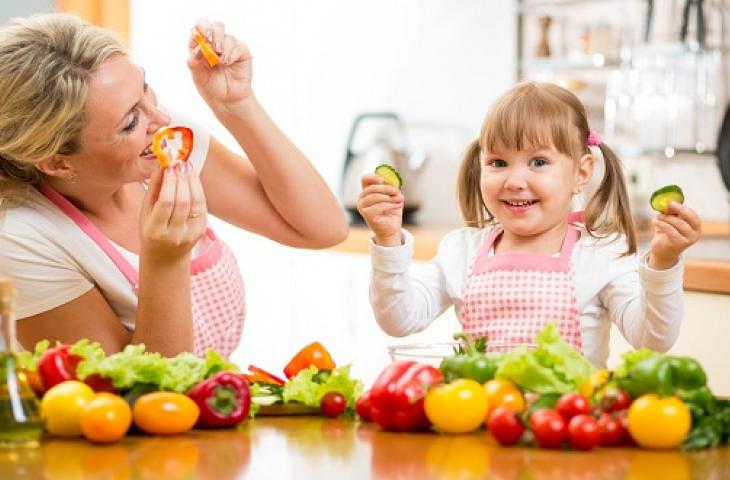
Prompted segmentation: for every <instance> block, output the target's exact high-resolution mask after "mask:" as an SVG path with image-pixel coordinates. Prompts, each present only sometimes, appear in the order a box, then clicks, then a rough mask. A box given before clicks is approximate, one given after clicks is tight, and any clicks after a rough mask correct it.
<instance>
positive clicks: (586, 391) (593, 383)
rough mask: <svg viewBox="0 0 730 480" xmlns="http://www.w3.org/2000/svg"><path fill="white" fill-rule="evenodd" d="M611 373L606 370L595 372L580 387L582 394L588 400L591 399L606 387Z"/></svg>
mask: <svg viewBox="0 0 730 480" xmlns="http://www.w3.org/2000/svg"><path fill="white" fill-rule="evenodd" d="M608 376H609V371H608V370H606V369H605V368H604V369H602V370H594V371H593V372H591V374H590V375H589V376H588V378H586V379H585V381H584V382H583V383H582V384H581V386H580V394H581V395H583V396H584V397H586V398H591V396H592V395H593V393H595V391H596V390H597V389H599V388H601V387H603V386H605V385H606V382H608Z"/></svg>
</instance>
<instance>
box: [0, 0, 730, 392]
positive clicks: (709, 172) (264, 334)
mask: <svg viewBox="0 0 730 480" xmlns="http://www.w3.org/2000/svg"><path fill="white" fill-rule="evenodd" d="M56 3H58V4H59V5H61V6H63V7H64V8H65V9H70V10H73V11H79V12H81V13H84V14H87V15H90V14H91V13H94V12H96V14H97V15H99V14H100V12H104V11H106V12H107V18H106V23H107V24H113V25H116V26H117V27H118V29H120V28H121V29H122V30H124V29H126V31H123V32H122V33H123V34H127V35H128V38H129V39H130V43H131V46H132V50H133V53H134V56H135V58H136V60H137V61H138V62H139V63H140V64H141V65H142V66H143V67H144V68H145V70H146V75H147V81H148V82H149V83H150V85H152V87H153V88H154V89H155V90H156V92H157V93H158V96H159V97H160V99H161V101H162V102H163V103H164V104H165V105H167V106H168V107H169V108H172V109H175V110H177V111H179V112H181V113H184V114H186V115H188V116H190V117H191V118H193V119H195V120H196V121H198V122H200V123H202V124H204V125H205V126H206V127H208V128H209V130H210V131H211V132H212V133H213V134H214V135H216V136H217V137H218V138H220V139H221V140H223V141H224V142H225V143H227V144H228V145H229V146H231V147H233V148H237V147H236V145H235V144H234V143H233V141H232V138H231V137H230V135H229V134H228V133H227V132H226V131H225V130H224V129H223V128H221V127H220V126H219V125H218V124H217V122H216V121H215V119H214V117H213V115H212V114H211V113H210V112H209V111H208V110H207V108H206V107H205V104H204V103H203V101H202V100H201V99H200V98H199V96H198V95H197V93H196V91H195V88H194V86H193V84H192V82H191V81H190V77H189V74H188V71H187V67H186V65H185V58H186V56H187V39H188V35H189V30H190V28H191V27H192V26H193V24H194V23H195V20H196V19H197V18H207V19H211V20H221V21H224V22H225V23H226V28H227V29H228V30H229V31H230V32H232V33H234V34H235V35H236V36H238V37H239V38H242V39H243V40H245V41H246V43H247V44H248V46H249V48H250V49H251V51H252V52H253V54H254V66H255V67H254V88H255V91H256V93H257V96H258V97H259V99H260V101H261V103H262V104H263V105H264V106H265V108H266V109H267V110H268V112H269V113H270V114H271V116H272V117H273V118H274V119H275V120H276V122H277V123H278V124H279V125H280V127H281V128H282V129H283V130H284V131H285V132H286V133H287V134H288V135H289V136H290V137H291V138H292V139H293V140H294V142H295V143H296V144H297V145H298V146H299V147H300V148H301V149H302V150H303V151H304V152H305V153H306V154H307V155H308V156H309V158H310V159H311V160H312V161H313V162H314V164H315V165H316V167H317V168H318V169H319V171H320V172H321V173H322V175H323V176H324V178H325V180H326V181H327V182H328V184H329V185H330V186H331V187H332V188H333V189H334V190H335V191H337V192H338V193H342V192H343V189H344V190H346V189H347V187H348V186H347V185H346V184H343V183H344V182H343V180H342V177H343V166H344V165H343V164H344V160H345V152H346V147H347V139H348V135H349V134H350V130H351V128H352V126H353V121H354V119H355V118H356V116H357V115H358V114H360V113H362V112H394V113H396V114H397V115H398V116H399V117H400V119H401V120H402V122H403V125H404V127H405V135H404V138H405V141H406V143H405V150H407V152H408V153H409V154H410V153H412V154H414V155H413V156H414V158H418V159H421V160H423V165H422V168H421V170H420V173H419V174H418V175H416V174H414V175H413V176H412V177H411V179H409V182H412V183H413V184H414V185H415V190H414V191H413V193H412V196H414V197H417V198H418V199H419V203H420V208H419V209H418V211H417V212H416V215H415V217H414V220H415V221H416V223H418V224H419V225H420V226H423V227H436V228H444V229H446V228H450V227H456V226H458V225H459V223H460V221H459V216H458V210H457V208H456V200H455V178H456V172H457V168H458V162H459V156H460V154H461V151H462V150H463V148H464V147H465V146H466V144H467V143H468V142H469V141H471V140H472V139H473V138H475V136H476V135H477V133H478V131H479V127H480V125H481V122H482V120H483V118H484V115H485V113H486V111H487V109H488V107H489V105H490V104H491V103H492V101H493V100H494V99H495V98H496V97H497V96H498V95H499V94H500V93H502V92H503V91H504V90H506V89H507V88H509V87H510V86H511V85H512V84H513V83H514V82H515V81H517V80H520V79H524V78H532V79H538V80H547V81H555V82H558V83H561V84H563V85H564V86H566V87H568V88H570V89H572V90H574V91H575V92H576V93H577V94H578V95H579V96H580V97H581V98H582V99H583V100H584V102H585V103H586V105H587V107H588V110H589V114H590V116H591V122H592V125H593V128H594V129H596V130H598V131H599V132H600V133H602V134H603V135H604V137H605V138H606V140H607V141H608V142H609V144H610V145H611V146H612V147H614V148H615V149H616V150H617V151H618V152H619V153H620V154H621V155H622V157H623V160H624V163H625V167H626V170H627V173H628V175H629V178H630V179H631V181H632V184H631V187H632V199H633V201H634V202H635V207H636V212H637V216H639V217H642V216H646V215H649V212H648V211H647V210H646V206H647V203H648V200H647V199H648V197H647V196H648V194H649V193H650V192H651V191H652V190H654V189H655V188H656V187H657V186H660V185H663V184H666V183H679V184H681V185H682V187H683V189H684V190H685V193H686V197H687V202H688V203H690V204H691V205H692V206H693V207H694V208H696V210H697V211H698V212H699V213H700V215H701V216H702V217H703V219H705V220H714V221H720V222H727V221H728V219H730V208H729V207H728V195H727V192H726V190H725V188H724V186H723V183H722V180H721V177H720V174H719V171H718V168H717V165H716V158H715V156H714V150H715V144H716V141H717V131H718V129H719V127H720V121H721V117H722V113H723V112H724V110H725V106H726V105H727V98H728V96H730V90H729V87H728V85H730V82H728V76H729V74H728V61H727V60H728V55H727V51H728V50H727V49H728V46H729V45H730V41H728V39H729V38H730V33H729V32H728V26H729V25H730V24H728V21H730V2H728V1H727V0H705V1H704V2H694V3H693V4H692V6H693V7H692V9H691V10H690V11H689V18H688V22H687V24H688V29H687V30H688V31H687V34H686V36H685V38H684V40H683V41H682V39H681V38H680V31H681V28H682V14H683V7H684V5H685V0H656V1H654V2H647V1H643V0H613V1H608V0H530V1H517V0H492V1H485V0H459V1H458V2H454V1H449V0H399V1H388V0H371V1H368V2H362V1H356V0H278V1H276V2H260V1H255V0H239V1H236V2H231V1H225V0H207V1H205V2H200V1H199V0H157V1H155V2H149V1H144V0H130V1H129V2H116V1H111V0H110V1H104V0H97V1H93V0H92V1H83V0H66V1H59V2H52V1H39V0H33V1H31V0H25V2H24V3H23V4H22V5H21V4H20V2H2V4H1V5H0V19H6V18H9V17H11V16H14V15H20V14H27V13H32V12H40V11H51V10H53V9H54V8H55V7H56ZM697 3H699V4H704V17H703V18H704V19H705V20H706V21H705V27H704V28H705V36H704V43H703V44H700V43H698V39H699V40H703V38H702V36H698V35H697V33H698V28H697V20H696V18H697V17H696V12H695V10H696V6H695V5H696V4H697ZM121 4H123V5H125V6H126V7H128V10H124V9H121V10H120V6H119V5H121ZM649 4H653V10H654V11H653V14H652V15H650V16H649V15H647V5H649ZM90 5H91V6H90ZM109 11H113V12H114V13H111V14H110V13H109ZM90 12H91V13H90ZM120 12H121V13H120ZM127 14H128V16H129V23H128V24H126V23H125V22H122V21H120V15H127ZM119 25H121V27H119ZM647 26H648V27H647ZM699 31H702V28H700V29H699ZM647 32H648V35H647ZM700 47H705V48H700ZM723 48H724V50H722V49H723ZM391 127H392V122H390V123H389V122H387V121H384V122H376V121H372V122H367V125H365V122H363V125H362V128H361V129H358V132H357V135H356V136H355V142H354V143H353V145H352V151H353V153H355V154H359V153H362V152H364V151H365V150H367V148H368V147H369V146H370V145H372V143H373V142H374V141H375V140H377V139H379V138H383V139H385V140H386V141H394V142H400V139H398V138H396V137H397V135H395V134H394V133H393V129H392V128H391ZM398 144H399V145H400V143H398ZM214 222H215V221H214ZM214 228H215V229H216V231H218V232H219V234H220V235H221V236H222V237H223V238H225V239H226V240H227V241H228V242H229V243H230V244H231V245H232V246H233V247H234V250H235V251H236V255H237V258H238V261H239V263H240V266H241V269H242V271H243V274H244V278H245V280H246V287H247V302H248V317H247V323H246V326H245V330H244V338H243V342H242V344H241V347H240V348H239V349H238V350H237V351H236V352H235V353H234V356H233V358H234V360H236V361H237V362H238V363H239V364H240V365H242V366H243V367H245V366H247V365H248V364H249V363H255V364H257V365H259V366H261V367H263V368H266V369H269V370H272V371H279V370H280V369H281V367H283V365H284V364H285V363H286V361H287V360H288V359H289V357H290V356H291V355H292V354H293V353H294V351H295V350H296V349H298V348H299V347H301V346H303V345H304V344H305V343H307V342H309V341H311V340H319V341H321V342H322V343H324V344H325V345H326V346H327V347H328V348H329V349H330V350H331V352H332V353H333V355H334V356H335V358H336V360H338V361H339V362H341V363H351V364H352V365H353V373H354V374H355V375H357V376H359V377H360V378H362V379H363V380H365V381H366V383H370V382H371V381H372V380H373V378H374V376H375V375H376V374H377V372H378V371H379V370H380V369H381V368H382V367H383V366H384V365H385V364H386V363H387V362H388V356H387V353H386V346H387V345H393V344H396V343H405V342H408V343H410V342H417V341H445V340H448V339H449V338H450V337H451V334H452V333H453V332H454V331H456V330H458V324H457V322H456V319H455V316H454V314H453V311H451V310H450V311H449V312H447V313H445V314H444V315H443V316H442V317H441V318H439V319H438V320H437V321H436V322H434V324H433V325H432V326H431V327H430V328H429V329H428V330H426V331H425V332H422V333H420V334H417V335H415V336H412V337H409V338H407V339H393V338H390V337H387V336H386V335H385V334H383V333H382V332H381V331H380V330H379V329H378V327H377V325H376V323H375V320H374V319H373V316H372V313H371V312H370V308H369V303H368V293H367V292H368V281H369V270H370V267H369V259H368V257H367V256H366V255H362V254H348V253H339V252H332V251H318V252H310V251H301V250H295V249H291V248H287V247H282V246H280V245H276V244H274V243H272V242H270V241H267V240H265V239H262V238H259V237H256V236H254V235H250V234H247V233H245V232H241V231H238V230H236V229H233V228H230V227H228V226H227V225H224V224H221V223H219V222H215V225H214ZM722 248H724V247H722ZM722 248H721V250H720V252H721V253H720V254H721V255H727V256H726V257H725V260H726V261H730V242H729V243H728V246H727V248H726V249H722ZM420 267H422V264H421V263H420V262H416V268H420ZM697 295H701V294H697ZM709 301H710V302H712V301H714V300H713V299H710V300H709ZM722 301H725V299H723V300H722ZM707 302H708V299H707V298H704V297H691V298H688V320H687V321H686V322H685V323H688V321H693V320H691V318H692V315H694V314H693V313H692V312H693V311H695V310H696V311H699V312H702V314H705V315H706V314H708V312H710V313H711V312H712V311H713V308H715V307H713V305H717V304H713V303H709V304H708V303H707ZM708 305H709V307H708ZM720 305H721V306H719V307H716V308H715V310H716V311H717V312H718V314H719V312H720V311H721V310H722V309H724V308H725V306H726V305H727V304H725V303H722V304H720ZM723 316H724V318H723V320H724V321H725V323H727V321H726V320H727V317H726V314H724V315H723ZM719 320H720V319H718V318H714V319H712V321H713V322H717V321H719ZM721 328H724V329H725V330H724V331H725V332H727V333H726V335H725V338H728V336H727V334H730V332H728V328H730V327H729V326H727V325H723V326H722V327H721ZM614 336H616V335H614ZM715 338H717V337H715ZM693 341H694V342H695V343H693V344H692V345H693V347H692V348H695V347H694V346H697V345H699V343H697V342H700V343H702V342H703V341H704V340H702V339H701V338H699V337H697V338H694V339H693ZM612 344H613V345H614V346H615V347H616V348H615V352H614V353H613V354H612V357H611V362H612V363H615V362H616V360H617V357H618V353H619V352H620V351H622V350H623V349H625V348H626V345H625V344H622V343H621V340H620V339H618V338H616V339H613V340H612ZM685 348H687V346H686V345H685ZM713 348H714V347H712V346H709V347H708V346H705V345H703V351H705V352H707V351H709V352H712V351H714V350H713ZM715 354H716V355H717V357H718V358H719V357H720V356H721V355H722V352H720V350H719V347H718V349H717V351H716V353H715ZM723 388H724V387H723ZM727 390H728V391H727V392H725V393H730V386H727Z"/></svg>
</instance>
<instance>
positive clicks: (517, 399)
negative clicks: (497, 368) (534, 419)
mask: <svg viewBox="0 0 730 480" xmlns="http://www.w3.org/2000/svg"><path fill="white" fill-rule="evenodd" d="M484 391H485V392H486V394H487V400H488V402H489V411H490V412H491V411H492V410H494V409H495V408H497V407H506V408H508V409H509V410H512V411H513V412H515V413H521V412H523V411H524V410H525V397H523V396H522V392H520V389H519V388H517V386H516V385H515V384H514V383H512V382H510V381H509V380H502V379H498V378H495V379H494V380H489V381H488V382H487V383H485V384H484Z"/></svg>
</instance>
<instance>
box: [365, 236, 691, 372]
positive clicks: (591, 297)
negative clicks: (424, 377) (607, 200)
mask: <svg viewBox="0 0 730 480" xmlns="http://www.w3.org/2000/svg"><path fill="white" fill-rule="evenodd" d="M490 232H491V228H483V229H477V228H461V229H458V230H454V231H451V232H449V233H448V234H447V235H446V236H444V238H443V239H442V240H441V243H440V244H439V248H438V252H437V254H436V256H435V257H434V258H433V259H432V260H430V261H429V262H428V263H427V265H426V268H425V269H423V270H420V269H419V271H418V274H415V273H411V272H409V266H410V262H411V257H412V256H413V236H412V235H411V234H410V233H408V232H407V231H405V230H403V238H404V243H403V245H402V246H399V247H381V246H378V245H375V243H374V242H373V241H372V239H371V241H370V253H371V258H372V267H373V271H372V276H371V282H370V303H371V305H372V307H373V312H374V314H375V318H376V320H377V321H378V324H379V325H380V327H381V328H382V329H383V331H385V332H386V333H387V334H389V335H392V336H399V337H400V336H405V335H409V334H412V333H416V332H419V331H421V330H423V329H424V328H426V327H427V326H428V325H429V324H430V323H431V322H432V321H434V320H435V319H436V318H437V317H438V316H440V315H441V314H442V313H443V312H445V311H446V309H448V308H449V307H451V306H452V305H453V306H454V308H455V310H456V315H457V317H458V318H460V317H461V315H460V313H461V304H462V302H461V297H462V290H463V286H464V281H465V280H466V274H467V272H468V268H469V265H470V262H471V261H472V259H473V258H474V255H476V254H477V252H478V251H479V249H480V247H481V246H482V244H483V243H484V241H485V240H486V238H487V237H488V236H489V233H490ZM609 240H610V239H604V240H598V239H596V238H594V237H591V236H589V235H588V234H587V233H586V232H585V231H584V230H581V236H580V238H579V239H578V241H577V242H576V244H575V247H574V249H573V255H572V257H571V260H572V267H573V271H574V274H575V287H576V297H577V303H578V311H579V312H580V329H581V335H582V341H583V354H584V355H585V356H586V357H587V358H588V360H589V361H590V362H591V363H592V364H593V365H595V366H597V367H604V366H605V365H606V360H607V359H608V354H609V351H608V344H609V334H610V328H611V322H613V323H615V324H616V326H617V327H618V329H619V331H621V333H622V334H623V336H624V337H625V338H626V340H627V341H628V342H629V343H630V344H631V345H632V346H633V347H634V348H640V347H648V348H651V349H653V350H657V351H666V350H668V349H669V348H670V347H671V346H672V345H673V344H674V342H675V341H676V339H677V335H679V327H680V325H681V322H682V315H683V295H682V292H683V290H682V280H683V275H684V263H683V259H680V261H679V262H678V263H677V265H675V266H674V267H672V268H670V269H668V270H654V269H651V268H649V266H648V265H647V264H646V255H644V256H642V258H639V257H638V256H637V255H631V256H624V257H622V256H621V253H622V252H624V251H625V250H626V242H625V239H618V240H616V241H613V242H611V241H609Z"/></svg>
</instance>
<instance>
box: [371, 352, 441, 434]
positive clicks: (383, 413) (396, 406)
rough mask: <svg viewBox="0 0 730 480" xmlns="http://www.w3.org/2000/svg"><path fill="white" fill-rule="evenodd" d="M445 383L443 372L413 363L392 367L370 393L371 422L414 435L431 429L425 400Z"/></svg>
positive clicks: (400, 363)
mask: <svg viewBox="0 0 730 480" xmlns="http://www.w3.org/2000/svg"><path fill="white" fill-rule="evenodd" d="M442 382H443V376H442V375H441V371H440V370H439V369H438V368H436V367H432V366H430V365H423V364H420V363H417V362H414V361H411V360H403V361H397V362H394V363H392V364H391V365H389V366H388V367H387V368H386V369H385V370H383V372H381V374H380V376H378V378H377V379H376V380H375V383H374V384H373V387H372V388H371V389H370V395H369V396H370V411H369V412H367V413H369V416H370V418H372V420H373V421H374V422H375V423H377V424H378V425H380V426H381V427H382V428H383V429H385V430H395V431H401V432H412V431H419V430H426V429H428V428H429V427H430V425H431V422H429V420H428V418H427V417H426V413H425V411H424V409H423V399H424V397H425V396H426V392H427V391H428V389H429V388H430V387H431V386H432V385H436V384H439V383H442Z"/></svg>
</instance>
